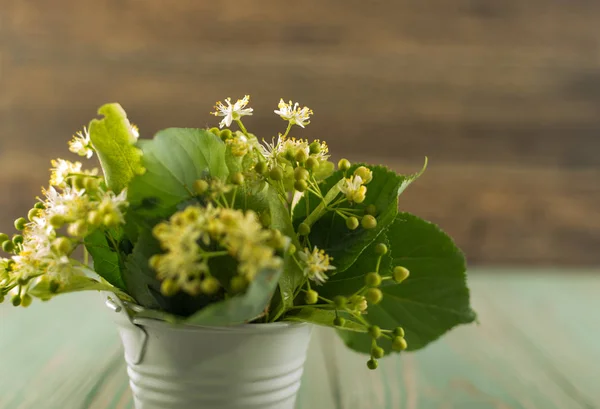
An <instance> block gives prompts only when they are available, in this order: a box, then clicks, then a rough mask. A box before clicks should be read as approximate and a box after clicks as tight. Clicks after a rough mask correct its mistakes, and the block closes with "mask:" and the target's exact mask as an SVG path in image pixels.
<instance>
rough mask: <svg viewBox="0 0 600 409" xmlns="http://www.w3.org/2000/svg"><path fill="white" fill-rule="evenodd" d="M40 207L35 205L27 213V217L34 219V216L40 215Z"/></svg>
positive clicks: (30, 219)
mask: <svg viewBox="0 0 600 409" xmlns="http://www.w3.org/2000/svg"><path fill="white" fill-rule="evenodd" d="M40 212H41V211H40V209H36V208H35V207H34V208H33V209H31V210H29V212H28V213H27V218H28V219H29V221H33V218H34V217H38V216H39V215H40Z"/></svg>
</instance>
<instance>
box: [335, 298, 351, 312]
mask: <svg viewBox="0 0 600 409" xmlns="http://www.w3.org/2000/svg"><path fill="white" fill-rule="evenodd" d="M333 303H334V304H335V308H337V309H340V310H341V309H344V308H345V307H346V304H347V303H348V299H347V298H346V297H344V296H343V295H336V296H335V298H334V299H333Z"/></svg>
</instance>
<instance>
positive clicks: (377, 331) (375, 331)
mask: <svg viewBox="0 0 600 409" xmlns="http://www.w3.org/2000/svg"><path fill="white" fill-rule="evenodd" d="M369 335H370V336H371V338H373V339H378V338H379V337H381V328H379V327H378V326H377V325H371V326H370V327H369Z"/></svg>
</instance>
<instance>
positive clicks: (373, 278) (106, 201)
mask: <svg viewBox="0 0 600 409" xmlns="http://www.w3.org/2000/svg"><path fill="white" fill-rule="evenodd" d="M248 103H249V97H248V96H245V97H244V98H242V99H240V100H237V101H236V102H235V103H232V102H231V100H230V99H229V98H227V99H226V100H225V102H224V103H222V102H218V103H217V105H216V107H215V112H214V115H216V116H218V117H221V118H222V119H221V121H220V123H219V126H218V128H217V127H215V128H211V129H190V128H169V129H165V130H162V131H160V132H158V133H157V134H156V135H155V136H154V138H152V139H140V138H139V132H138V128H137V127H136V126H134V125H133V124H131V123H130V122H129V120H128V118H127V116H126V114H125V111H124V110H123V109H122V107H121V106H120V105H119V104H116V103H112V104H107V105H104V106H102V107H101V108H100V109H99V114H101V115H102V116H103V117H102V118H101V119H93V120H92V121H91V122H90V124H89V126H88V127H87V128H84V129H83V131H82V132H79V133H77V134H76V135H75V136H74V138H73V139H72V140H71V141H70V143H69V149H70V151H71V152H73V153H75V154H77V155H80V156H81V157H83V158H87V159H90V158H92V157H93V156H94V155H96V157H97V158H98V160H99V163H100V165H101V171H100V170H99V169H97V168H86V167H84V166H83V164H82V163H81V162H72V161H68V160H63V159H57V160H54V161H52V166H53V168H52V170H51V177H50V185H49V187H48V188H46V189H44V190H43V191H42V196H41V197H39V198H38V199H37V202H36V203H35V204H34V206H33V207H32V209H31V210H30V211H29V213H28V214H27V218H24V217H23V218H19V219H17V220H16V221H15V228H16V229H17V230H18V231H19V233H17V234H15V235H13V236H12V237H9V236H8V235H7V234H0V244H1V246H2V250H3V251H4V252H6V253H9V254H10V257H8V258H0V301H2V300H5V299H8V300H10V302H12V304H13V305H15V306H19V305H20V306H23V307H27V306H28V305H30V304H31V302H32V299H33V298H38V299H40V300H42V301H46V300H49V299H51V298H52V297H54V296H57V295H60V294H65V293H70V292H75V291H85V290H97V291H109V292H112V293H114V296H116V297H118V298H119V299H121V300H122V301H123V302H124V303H125V305H127V306H131V307H132V308H131V310H129V313H130V314H132V315H136V316H141V317H150V318H156V319H160V320H166V321H169V322H172V323H174V324H185V325H201V326H225V325H236V324H242V323H271V322H276V321H303V322H309V323H314V324H318V325H324V326H330V327H335V328H336V329H337V330H338V333H339V335H340V336H341V337H342V339H343V340H344V341H345V343H346V344H347V345H348V347H350V348H352V349H355V350H357V351H360V352H364V353H367V354H368V355H369V357H370V358H369V359H368V362H367V364H368V367H369V368H371V369H375V368H376V367H377V359H379V358H381V357H383V356H384V355H385V354H387V353H390V352H391V351H403V350H406V349H409V350H411V349H413V350H414V349H418V348H422V347H423V346H425V345H426V344H428V343H429V342H431V341H433V340H435V339H436V338H438V337H439V336H441V335H442V334H443V333H445V332H446V331H448V330H449V329H451V328H452V327H454V326H456V325H458V324H465V323H470V322H472V321H473V320H474V319H475V314H474V313H473V311H472V310H471V308H470V306H469V291H468V288H467V286H466V277H465V270H466V268H465V260H464V257H463V255H462V253H461V251H460V250H459V249H458V248H457V247H456V246H455V245H454V243H453V242H452V240H451V239H450V238H449V237H448V236H447V235H446V234H444V233H443V232H442V231H441V230H440V229H439V228H438V227H436V226H435V225H433V224H431V223H428V222H426V221H424V220H421V219H420V218H418V217H416V216H414V215H411V214H408V213H399V211H398V197H399V195H400V194H402V193H403V192H404V190H405V189H406V188H407V187H408V186H409V185H410V184H411V183H412V182H413V181H415V180H416V179H417V178H418V177H419V176H420V175H421V174H422V172H423V171H424V170H425V166H424V167H423V169H422V170H421V171H420V172H418V173H415V174H412V175H400V174H397V173H396V172H394V171H392V170H390V169H387V168H386V167H383V166H372V165H369V164H364V163H355V164H352V163H350V162H349V161H348V160H346V159H341V160H340V161H339V162H338V163H337V167H336V165H335V164H334V163H333V162H331V161H330V156H329V150H328V147H327V144H326V143H325V142H324V141H321V140H318V139H317V140H313V141H309V140H306V139H300V138H295V137H292V134H295V133H296V132H297V131H301V130H303V129H304V128H305V127H306V126H307V125H308V124H309V123H310V122H309V119H310V116H311V115H312V114H313V112H312V111H311V110H310V109H309V108H308V107H300V106H299V105H298V104H297V103H292V102H291V101H290V102H288V103H286V102H285V101H283V100H281V101H280V102H279V106H278V109H277V110H275V111H274V112H275V113H276V114H277V115H279V116H280V117H281V118H282V119H283V120H284V121H285V123H286V124H287V127H286V128H285V131H284V132H283V133H279V134H278V136H276V137H273V138H272V139H270V140H264V139H261V138H258V137H257V136H256V135H254V134H252V133H250V132H248V130H247V129H246V127H245V125H244V123H243V122H242V118H243V117H245V116H249V115H252V113H253V110H252V108H249V107H248ZM300 128H302V129H300ZM134 306H135V307H136V308H133V307H134Z"/></svg>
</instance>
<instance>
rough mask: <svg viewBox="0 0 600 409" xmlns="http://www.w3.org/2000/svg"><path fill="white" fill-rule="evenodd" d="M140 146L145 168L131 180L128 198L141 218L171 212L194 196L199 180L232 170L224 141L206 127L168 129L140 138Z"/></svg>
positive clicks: (225, 175)
mask: <svg viewBox="0 0 600 409" xmlns="http://www.w3.org/2000/svg"><path fill="white" fill-rule="evenodd" d="M139 146H140V147H141V149H142V151H143V153H144V156H143V158H142V164H143V165H144V167H145V168H146V172H145V173H144V174H143V175H140V176H137V177H135V178H134V179H133V180H132V181H131V183H130V185H129V191H128V195H127V198H128V200H129V202H130V210H132V211H130V212H129V213H135V214H136V215H137V216H141V217H142V218H163V217H168V216H170V215H171V214H172V213H173V211H174V210H175V208H176V206H177V204H179V203H180V202H183V201H185V200H186V199H189V198H190V197H191V196H192V191H193V184H194V182H195V181H196V180H198V179H201V178H206V177H208V176H210V177H213V178H220V179H226V178H227V176H228V174H229V171H228V169H227V165H226V164H225V144H224V143H223V142H222V141H221V140H220V139H219V138H218V137H217V136H215V135H214V134H212V133H210V132H208V131H207V130H204V129H190V128H169V129H165V130H163V131H160V132H158V133H157V134H156V136H155V137H154V139H152V140H145V141H139ZM140 222H141V221H140Z"/></svg>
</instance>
